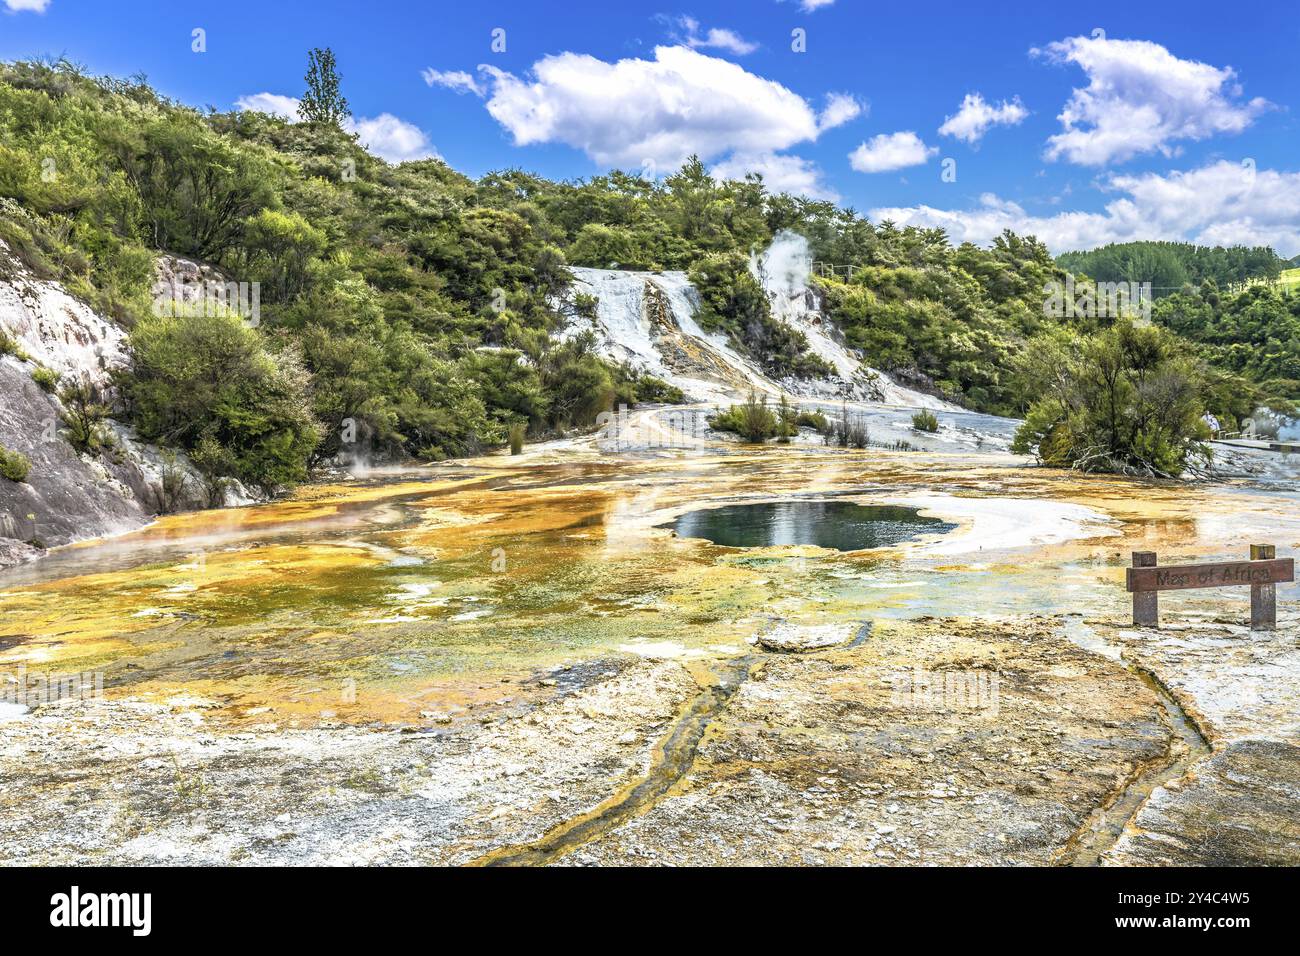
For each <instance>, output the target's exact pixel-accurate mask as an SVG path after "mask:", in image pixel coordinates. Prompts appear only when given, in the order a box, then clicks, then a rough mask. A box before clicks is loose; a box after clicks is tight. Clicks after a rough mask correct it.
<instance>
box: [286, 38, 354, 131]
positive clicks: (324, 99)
mask: <svg viewBox="0 0 1300 956" xmlns="http://www.w3.org/2000/svg"><path fill="white" fill-rule="evenodd" d="M339 79H340V77H339V71H338V67H337V66H335V63H334V51H333V50H331V49H330V48H329V47H325V48H324V49H321V48H320V47H317V48H316V49H314V50H312V51H311V52H310V53H308V54H307V76H306V80H307V92H306V93H304V94H303V95H302V100H301V101H300V102H299V103H298V115H299V116H301V117H302V118H303V119H304V120H306V121H307V122H309V123H328V124H329V125H331V126H342V125H343V121H344V120H345V119H347V118H348V117H349V116H351V115H352V112H351V110H349V109H348V101H347V100H346V99H344V98H343V94H342V93H340V92H339Z"/></svg>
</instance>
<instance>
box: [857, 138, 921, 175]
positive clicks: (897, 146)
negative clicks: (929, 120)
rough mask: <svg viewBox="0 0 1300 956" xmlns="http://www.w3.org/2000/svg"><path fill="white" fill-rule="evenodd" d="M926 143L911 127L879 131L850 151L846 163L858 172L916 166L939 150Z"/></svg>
mask: <svg viewBox="0 0 1300 956" xmlns="http://www.w3.org/2000/svg"><path fill="white" fill-rule="evenodd" d="M938 152H939V150H938V148H937V147H933V146H926V145H925V143H924V142H922V140H921V137H919V136H917V135H916V134H915V133H913V132H912V131H911V130H906V131H904V132H901V133H881V134H880V135H879V136H873V137H871V139H869V140H867V141H866V142H865V143H863V144H862V145H861V146H859V147H858V148H857V149H855V150H854V151H853V152H851V153H849V165H850V166H852V167H853V168H854V169H856V170H857V171H858V172H860V173H887V172H891V171H892V170H895V169H906V168H907V167H908V166H919V165H921V164H922V163H924V162H925V161H926V160H927V159H929V158H930V157H931V156H933V155H935V154H936V153H938Z"/></svg>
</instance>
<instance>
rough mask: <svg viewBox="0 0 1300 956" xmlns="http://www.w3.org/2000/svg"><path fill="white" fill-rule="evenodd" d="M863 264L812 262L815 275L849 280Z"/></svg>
mask: <svg viewBox="0 0 1300 956" xmlns="http://www.w3.org/2000/svg"><path fill="white" fill-rule="evenodd" d="M861 268H862V266H852V265H850V266H837V265H834V264H833V263H830V262H814V263H813V264H812V271H813V275H815V276H821V277H822V278H823V279H839V278H843V279H844V281H845V282H848V281H849V280H850V279H852V278H853V274H854V273H855V272H857V271H858V270H859V269H861Z"/></svg>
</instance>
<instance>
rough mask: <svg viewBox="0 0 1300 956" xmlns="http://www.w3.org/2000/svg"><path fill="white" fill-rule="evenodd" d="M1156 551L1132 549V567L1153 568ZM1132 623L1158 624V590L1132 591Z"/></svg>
mask: <svg viewBox="0 0 1300 956" xmlns="http://www.w3.org/2000/svg"><path fill="white" fill-rule="evenodd" d="M1155 566H1156V553H1155V552H1154V551H1134V552H1133V567H1135V568H1154V567H1155ZM1133 623H1134V624H1135V625H1137V626H1138V627H1159V626H1160V592H1159V591H1134V592H1133Z"/></svg>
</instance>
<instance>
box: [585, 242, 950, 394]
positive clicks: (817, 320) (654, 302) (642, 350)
mask: <svg viewBox="0 0 1300 956" xmlns="http://www.w3.org/2000/svg"><path fill="white" fill-rule="evenodd" d="M750 267H751V269H752V271H753V272H754V275H755V277H756V278H757V279H758V280H759V282H761V283H762V285H763V288H764V290H765V291H766V292H767V294H768V299H769V301H770V302H771V304H772V314H773V315H774V316H775V317H776V318H777V319H779V320H781V321H783V322H785V323H787V324H788V325H790V326H792V327H793V328H795V329H797V330H798V331H800V332H802V333H803V334H804V336H805V337H806V338H807V340H808V346H809V349H810V350H811V351H812V352H814V353H815V354H816V355H818V356H820V357H821V358H822V359H824V360H825V361H826V362H827V363H828V364H830V365H831V367H833V368H834V369H835V374H834V375H832V376H828V377H826V378H818V379H802V380H800V379H786V380H778V379H774V378H773V377H771V376H770V375H767V374H765V373H764V372H763V371H762V369H760V368H759V367H758V366H757V365H756V364H755V363H754V362H753V361H752V360H750V359H749V358H747V357H746V356H743V355H741V354H740V353H739V352H738V351H736V349H734V348H733V347H732V346H731V345H730V344H729V343H728V341H727V339H726V337H725V336H723V335H720V334H717V333H708V332H705V331H704V330H703V329H702V328H700V326H699V324H698V323H697V322H696V321H695V314H696V312H697V311H698V309H699V296H698V294H697V293H696V291H695V289H694V288H693V287H692V286H691V284H690V282H689V280H688V279H687V277H686V274H685V273H684V272H628V271H622V270H617V269H591V268H584V267H575V268H573V270H572V271H573V275H574V279H575V280H576V281H575V285H574V287H575V290H576V291H577V292H581V293H586V294H588V295H593V296H595V297H596V299H597V302H598V305H597V308H596V316H595V320H594V321H591V320H588V319H584V318H578V319H575V320H574V322H573V323H572V324H571V325H570V327H569V328H568V329H567V330H566V334H567V335H573V334H576V333H578V332H580V331H583V330H585V329H591V330H592V331H594V332H595V333H596V338H597V342H598V348H599V350H600V352H601V354H602V355H605V356H606V357H608V358H611V359H615V360H617V361H626V362H630V363H631V364H632V365H633V366H634V367H636V368H638V369H641V370H643V371H645V372H648V373H650V374H651V375H655V376H657V377H659V378H661V379H663V380H664V381H666V382H669V383H670V384H672V385H675V386H677V387H678V388H680V389H681V390H682V391H683V392H684V393H685V394H686V396H687V398H688V399H690V400H692V401H697V402H713V403H725V402H732V401H736V400H739V399H743V398H744V397H745V396H746V395H747V394H748V393H749V392H750V391H754V392H758V393H759V394H760V395H762V394H766V395H771V396H777V395H780V394H782V393H784V394H787V395H791V396H796V397H805V398H822V399H848V400H857V401H873V402H880V403H883V404H889V405H904V406H911V407H927V408H938V409H952V410H955V409H956V406H953V405H950V404H948V403H946V402H943V401H942V400H940V399H937V398H934V397H933V396H930V395H925V394H922V393H920V392H916V391H913V390H911V389H908V388H904V387H902V386H900V385H897V384H895V383H894V382H892V381H890V379H889V378H888V376H886V375H884V374H883V373H881V372H878V371H876V370H875V369H872V368H871V367H870V366H868V365H865V364H863V362H862V359H861V356H860V355H859V354H858V352H857V351H856V350H854V349H851V348H849V347H848V346H846V345H844V344H843V343H842V342H841V340H840V336H839V334H838V330H835V329H833V328H832V327H831V325H830V323H829V322H828V321H826V320H825V319H824V318H823V316H822V314H821V312H820V310H819V308H818V306H819V303H818V302H817V297H816V294H815V293H814V292H813V291H812V290H811V289H810V288H809V285H808V277H809V273H810V271H811V267H812V257H811V255H810V254H809V252H808V245H807V241H806V240H804V239H803V237H801V236H797V235H795V234H793V233H789V232H785V233H781V234H780V235H779V236H777V238H776V239H775V240H774V241H773V243H772V245H771V246H770V247H769V248H768V249H767V250H766V251H765V252H764V253H763V254H762V255H761V256H758V255H755V256H754V257H753V258H752V259H751V263H750Z"/></svg>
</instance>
